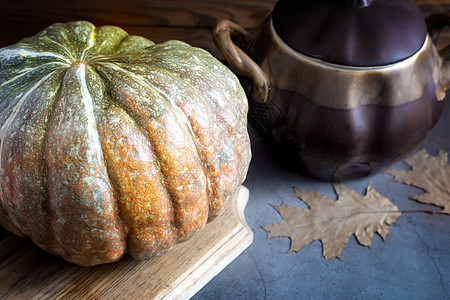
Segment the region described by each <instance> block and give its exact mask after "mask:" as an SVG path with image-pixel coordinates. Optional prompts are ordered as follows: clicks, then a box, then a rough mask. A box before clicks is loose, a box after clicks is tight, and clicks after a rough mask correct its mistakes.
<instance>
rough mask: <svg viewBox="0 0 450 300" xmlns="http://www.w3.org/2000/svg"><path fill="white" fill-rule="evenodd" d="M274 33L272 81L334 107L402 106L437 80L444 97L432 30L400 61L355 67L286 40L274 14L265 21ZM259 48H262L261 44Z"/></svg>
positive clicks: (267, 66)
mask: <svg viewBox="0 0 450 300" xmlns="http://www.w3.org/2000/svg"><path fill="white" fill-rule="evenodd" d="M265 26H268V27H269V28H267V27H266V30H264V31H266V32H268V33H269V35H270V36H269V38H268V39H266V41H272V42H270V43H269V45H267V47H268V48H267V49H265V50H263V51H266V53H267V55H266V56H265V58H264V59H263V61H262V62H261V67H262V69H264V70H266V72H268V74H270V77H271V81H272V85H273V86H276V87H278V88H281V89H283V90H287V91H292V92H295V93H299V94H301V95H303V96H305V97H306V98H308V99H310V101H311V102H313V103H314V104H317V105H321V106H324V107H329V108H336V109H352V108H355V107H358V106H361V105H372V104H375V105H382V106H389V107H393V106H399V105H402V104H405V103H408V102H411V101H414V100H417V99H419V98H420V97H421V96H422V93H423V89H424V87H425V86H427V85H429V84H430V83H432V84H434V87H435V94H436V98H437V99H438V100H439V101H440V100H443V99H444V96H445V91H444V89H443V79H442V73H441V66H442V60H441V58H440V56H439V54H438V52H437V50H436V48H435V46H434V44H433V43H432V41H431V39H430V38H429V36H428V35H427V37H426V40H425V42H424V44H423V46H422V48H421V49H420V50H419V51H418V52H417V53H415V54H414V55H413V56H411V57H409V58H407V59H405V60H402V61H400V62H398V63H394V64H389V65H384V66H375V67H351V66H344V65H337V64H332V63H328V62H325V61H322V60H319V59H315V58H311V57H309V56H306V55H303V54H301V53H298V52H296V51H295V50H293V49H292V48H290V47H289V46H288V45H287V44H286V43H285V42H283V41H282V40H281V38H280V37H279V36H278V34H277V33H276V32H275V29H274V28H273V24H272V19H271V18H269V20H268V22H267V23H266V24H265ZM255 50H256V51H258V49H255Z"/></svg>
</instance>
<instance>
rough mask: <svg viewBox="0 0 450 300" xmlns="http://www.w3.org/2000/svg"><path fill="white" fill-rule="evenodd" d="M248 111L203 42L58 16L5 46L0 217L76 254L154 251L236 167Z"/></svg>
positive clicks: (195, 226) (61, 251)
mask: <svg viewBox="0 0 450 300" xmlns="http://www.w3.org/2000/svg"><path fill="white" fill-rule="evenodd" d="M246 116H247V100H246V97H245V94H244V92H243V90H242V88H241V86H240V85H239V82H238V80H237V79H236V77H235V76H234V75H233V74H232V72H231V71H229V70H228V69H227V68H226V67H225V66H223V65H222V64H221V63H220V62H218V61H217V60H216V59H215V58H214V57H212V56H211V55H210V54H209V53H208V52H206V51H204V50H202V49H198V48H195V47H191V46H189V45H187V44H185V43H183V42H179V41H169V42H165V43H161V44H154V43H153V42H151V41H149V40H147V39H145V38H142V37H137V36H129V35H128V34H127V33H126V32H125V31H123V30H122V29H120V28H118V27H114V26H102V27H98V28H95V27H94V26H93V25H92V24H91V23H88V22H84V21H80V22H71V23H65V24H54V25H52V26H50V27H48V28H46V29H45V30H43V31H42V32H40V33H39V34H38V35H36V36H34V37H31V38H27V39H24V40H22V41H21V42H19V43H17V44H15V45H12V46H9V47H6V48H2V49H0V151H1V152H0V224H1V225H2V226H4V227H5V228H7V229H9V230H10V231H12V232H14V233H16V234H18V235H22V236H28V237H30V238H31V239H32V240H33V241H34V242H35V243H36V244H37V245H39V246H40V247H42V248H44V249H46V250H48V251H50V252H52V253H55V254H57V255H60V256H62V257H64V258H65V259H67V260H69V261H71V262H74V263H77V264H80V265H95V264H99V263H105V262H111V261H115V260H117V259H119V258H120V257H121V256H122V255H123V254H124V253H125V252H129V253H130V254H131V255H132V256H134V257H136V258H151V257H153V256H155V255H159V254H161V253H163V252H164V251H167V250H168V249H170V247H171V246H173V245H174V244H175V243H177V242H178V241H180V240H181V239H183V238H186V237H188V236H189V235H191V234H193V233H195V232H197V231H198V230H199V229H201V228H202V227H203V226H204V225H205V224H206V222H207V221H208V220H209V219H211V218H212V217H214V216H216V215H217V214H218V213H220V211H221V209H222V207H223V206H224V205H225V203H226V202H227V200H228V199H229V198H230V197H232V196H233V194H234V192H235V191H236V190H237V188H238V187H239V185H240V184H241V183H242V182H243V180H244V179H245V176H246V173H247V169H248V164H249V161H250V146H249V139H248V134H247V128H246V122H247V119H246V118H247V117H246Z"/></svg>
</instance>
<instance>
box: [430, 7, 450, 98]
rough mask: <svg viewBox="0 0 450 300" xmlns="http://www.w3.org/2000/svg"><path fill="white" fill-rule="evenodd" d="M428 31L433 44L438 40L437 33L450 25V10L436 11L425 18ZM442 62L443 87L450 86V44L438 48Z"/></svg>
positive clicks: (447, 87)
mask: <svg viewBox="0 0 450 300" xmlns="http://www.w3.org/2000/svg"><path fill="white" fill-rule="evenodd" d="M426 23H427V26H428V33H429V34H430V37H431V39H432V40H433V42H434V43H435V44H437V43H438V41H439V35H440V34H441V32H442V30H443V29H444V28H445V27H447V26H450V11H449V12H446V13H437V14H434V15H431V16H429V17H428V18H427V19H426ZM439 55H440V56H441V58H442V60H443V62H442V76H443V78H444V89H445V90H447V89H449V88H450V44H449V45H447V46H445V47H444V48H442V49H441V50H439Z"/></svg>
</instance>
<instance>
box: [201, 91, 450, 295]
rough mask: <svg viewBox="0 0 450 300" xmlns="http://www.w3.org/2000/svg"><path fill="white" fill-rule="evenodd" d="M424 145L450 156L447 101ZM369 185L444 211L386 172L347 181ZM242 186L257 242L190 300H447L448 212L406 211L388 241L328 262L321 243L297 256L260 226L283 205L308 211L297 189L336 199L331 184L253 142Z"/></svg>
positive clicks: (402, 205) (397, 199) (353, 245)
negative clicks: (416, 197)
mask: <svg viewBox="0 0 450 300" xmlns="http://www.w3.org/2000/svg"><path fill="white" fill-rule="evenodd" d="M449 100H450V97H447V99H446V100H445V101H446V102H448V101H449ZM422 148H426V149H427V150H428V152H429V153H430V154H431V155H435V154H436V152H437V151H438V150H441V149H444V150H446V151H450V107H449V103H446V107H445V109H444V112H443V115H442V117H441V119H440V120H439V122H438V123H437V124H436V126H435V127H434V128H433V129H432V130H431V131H430V133H429V134H428V136H427V139H426V140H425V142H424V143H423V145H421V146H420V147H419V148H418V150H420V149H422ZM393 168H397V169H400V168H403V169H404V168H407V166H406V164H404V163H403V162H399V163H397V164H395V165H394V166H393ZM369 182H371V183H372V185H373V187H374V188H375V189H376V190H377V191H378V192H379V193H381V194H382V195H383V196H385V197H388V198H389V199H390V200H391V201H392V202H394V203H395V204H396V205H397V206H398V207H399V209H400V210H415V209H431V210H439V209H438V208H437V207H434V206H429V205H425V204H421V203H418V202H415V201H413V200H410V199H408V196H409V195H412V194H418V193H421V190H420V189H417V188H414V187H411V186H407V185H403V184H400V183H396V182H394V181H393V180H392V176H390V175H388V174H377V175H374V176H371V177H369V178H364V179H360V180H354V181H349V182H346V183H345V184H346V185H347V186H348V187H350V188H352V189H354V190H355V191H356V192H358V193H360V194H364V193H365V189H366V187H367V184H368V183H369ZM244 185H245V186H246V187H247V188H248V189H249V190H250V198H249V201H248V204H247V207H246V209H245V216H246V219H247V222H248V224H249V226H250V227H251V228H252V230H253V233H254V240H253V244H252V245H251V246H250V247H249V248H248V249H247V250H246V251H245V252H243V253H242V254H241V255H240V256H239V257H238V258H237V259H236V260H234V261H233V262H232V263H231V264H230V265H228V266H227V267H226V268H225V269H224V270H223V271H222V272H221V273H219V274H218V275H217V276H216V277H215V278H213V279H212V280H211V281H210V282H209V283H208V284H207V285H206V286H205V287H204V288H203V289H201V290H200V291H199V292H198V293H197V294H196V295H195V296H194V297H193V299H286V300H288V299H409V300H412V299H450V215H439V214H434V215H432V214H425V213H405V214H402V216H401V217H400V218H399V219H398V220H397V222H395V223H394V224H392V225H391V227H390V234H389V235H388V237H387V239H386V241H385V242H384V241H383V240H382V238H381V237H380V236H378V235H375V237H374V238H373V241H372V247H371V248H368V247H364V246H361V245H360V244H358V242H357V240H356V238H355V237H354V236H352V237H351V238H350V240H349V242H348V244H347V246H346V247H345V249H344V250H343V252H342V254H341V258H342V261H340V260H339V259H337V258H334V259H332V260H330V261H327V260H325V259H324V258H323V256H322V244H321V242H320V241H315V242H313V243H311V244H309V245H308V246H306V247H305V248H303V249H302V250H301V251H300V252H298V253H296V252H292V253H287V251H288V249H289V245H290V240H289V239H288V238H273V239H270V240H268V239H267V234H266V232H265V231H264V230H263V229H262V228H261V226H262V225H267V224H271V223H275V222H278V221H280V220H281V217H280V215H279V214H278V213H277V212H276V211H275V210H274V209H273V208H272V206H271V205H280V204H281V203H282V202H284V203H287V204H289V205H292V206H300V207H306V206H305V205H304V203H302V202H301V201H299V200H297V199H296V198H295V197H294V196H293V191H292V187H293V186H297V187H299V188H304V189H314V190H318V191H320V192H321V193H322V194H324V195H325V196H326V197H328V198H331V199H336V195H335V193H334V191H333V188H332V185H331V184H330V183H326V182H321V181H315V180H312V179H309V178H306V177H303V176H301V175H299V174H296V173H293V172H291V171H290V170H288V169H286V168H285V167H283V166H280V165H278V164H277V163H276V162H274V160H273V159H272V158H271V156H270V154H269V153H268V152H267V151H266V150H265V149H264V147H263V146H262V145H261V143H260V142H259V141H255V142H254V143H253V159H252V162H251V165H250V170H249V173H248V177H247V180H246V182H245V184H244ZM449 189H450V187H449Z"/></svg>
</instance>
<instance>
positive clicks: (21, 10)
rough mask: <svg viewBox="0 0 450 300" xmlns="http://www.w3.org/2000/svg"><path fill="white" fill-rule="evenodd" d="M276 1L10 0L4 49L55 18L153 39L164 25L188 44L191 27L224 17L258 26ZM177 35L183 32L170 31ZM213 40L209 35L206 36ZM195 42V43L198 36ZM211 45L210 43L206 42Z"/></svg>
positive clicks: (2, 14)
mask: <svg viewBox="0 0 450 300" xmlns="http://www.w3.org/2000/svg"><path fill="white" fill-rule="evenodd" d="M276 2H277V0H239V1H238V0H190V1H186V0H153V1H147V0H129V1H118V0H112V1H108V0H78V1H59V0H47V1H34V0H22V1H8V2H7V3H3V4H2V9H1V10H0V47H3V46H6V45H9V44H12V43H15V42H17V41H19V40H20V39H22V38H24V37H27V36H31V35H34V34H36V33H37V32H38V31H39V30H41V29H43V28H45V27H47V26H48V25H50V24H53V23H55V22H67V21H73V20H87V21H90V22H92V23H94V24H95V25H97V26H100V25H105V24H108V25H117V26H120V27H122V28H124V29H125V30H127V31H128V32H129V33H130V34H139V35H142V36H145V37H148V38H150V39H154V40H157V41H159V36H161V34H159V35H158V37H157V38H156V39H155V37H154V34H155V32H157V31H158V30H159V29H160V28H170V29H172V30H174V31H175V32H184V33H185V38H184V39H183V40H184V41H187V42H190V41H191V39H190V38H191V36H192V35H193V33H192V31H194V30H195V31H196V30H197V29H205V30H207V31H209V32H210V31H211V29H212V28H213V27H214V26H215V24H216V23H217V22H218V21H219V20H221V19H230V20H233V21H235V22H238V23H240V24H241V25H243V26H245V27H248V28H255V27H257V26H258V25H259V24H261V22H262V21H263V20H264V18H266V16H267V15H269V13H270V12H271V11H272V8H273V6H274V4H275V3H276ZM163 33H167V35H165V38H163V39H167V38H171V39H172V38H176V37H178V36H180V37H182V35H176V36H172V35H168V34H169V33H172V31H165V32H163ZM208 39H210V40H212V39H211V38H210V37H209V38H208ZM194 41H197V39H196V37H194ZM208 45H210V46H212V44H208Z"/></svg>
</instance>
